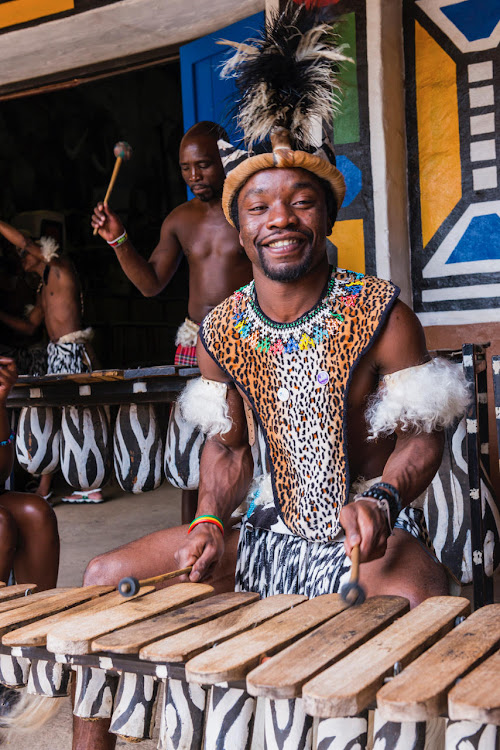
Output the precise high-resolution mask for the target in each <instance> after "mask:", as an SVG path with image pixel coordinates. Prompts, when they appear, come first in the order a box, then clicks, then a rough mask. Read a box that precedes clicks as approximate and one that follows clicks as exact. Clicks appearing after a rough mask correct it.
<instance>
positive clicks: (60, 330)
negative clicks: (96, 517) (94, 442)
mask: <svg viewBox="0 0 500 750" xmlns="http://www.w3.org/2000/svg"><path fill="white" fill-rule="evenodd" d="M0 233H1V234H2V235H3V236H4V237H5V238H6V239H7V240H8V241H9V242H11V243H12V244H13V245H14V246H15V247H16V248H17V250H18V252H19V254H20V256H21V262H22V267H23V270H24V271H25V272H26V273H34V274H36V275H37V276H38V277H39V278H40V284H39V287H38V291H37V297H36V303H35V306H34V307H33V309H32V310H31V311H30V312H29V313H28V315H27V316H26V317H25V318H20V317H17V316H15V315H10V314H9V313H6V312H2V311H0V321H1V322H2V323H4V324H5V325H7V326H9V327H10V328H12V329H13V330H15V331H18V332H19V333H22V334H25V335H28V336H29V335H32V334H33V333H34V332H35V331H36V330H37V328H39V327H40V326H41V325H42V324H44V325H45V328H46V330H47V335H48V337H49V339H50V341H49V344H48V346H47V373H48V374H49V375H54V374H59V375H63V374H68V373H80V372H90V371H91V370H92V361H93V353H92V350H91V349H90V344H89V342H90V340H91V338H92V329H90V328H87V329H85V330H82V301H81V290H80V281H79V279H78V276H77V274H76V271H75V269H74V267H73V264H72V263H71V261H70V260H69V259H68V258H64V257H60V256H59V252H58V251H59V246H58V244H57V242H55V240H53V239H52V238H51V237H41V238H40V239H39V240H33V239H31V238H30V237H26V236H25V235H24V234H23V233H22V232H20V231H19V230H18V229H16V228H15V227H13V226H11V225H10V224H7V223H6V222H4V221H0ZM50 482H51V475H50V474H45V475H43V476H42V477H41V479H40V484H39V486H38V489H37V494H39V495H42V496H43V497H47V496H48V495H49V490H50ZM63 499H64V500H67V501H69V502H82V501H89V502H100V500H102V496H101V493H100V491H99V490H94V491H92V492H90V493H81V492H79V493H74V494H73V495H71V496H69V497H67V498H63Z"/></svg>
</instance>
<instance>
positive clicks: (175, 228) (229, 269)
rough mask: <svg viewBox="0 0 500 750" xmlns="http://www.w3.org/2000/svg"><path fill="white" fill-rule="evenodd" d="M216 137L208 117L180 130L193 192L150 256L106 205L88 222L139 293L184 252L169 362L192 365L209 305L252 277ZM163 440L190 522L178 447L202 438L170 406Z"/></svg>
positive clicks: (170, 271)
mask: <svg viewBox="0 0 500 750" xmlns="http://www.w3.org/2000/svg"><path fill="white" fill-rule="evenodd" d="M219 138H223V139H224V140H226V141H227V140H228V137H227V134H226V133H225V132H224V131H223V130H222V128H221V127H220V126H219V125H216V124H215V123H213V122H207V121H205V122H199V123H197V124H196V125H193V127H192V128H190V129H189V130H188V131H187V133H186V134H185V135H184V137H183V139H182V141H181V144H180V149H179V164H180V168H181V173H182V176H183V178H184V181H185V183H186V185H188V187H189V188H190V189H191V191H192V192H193V194H194V196H195V197H194V198H193V199H192V200H190V201H186V202H185V203H182V204H181V205H180V206H178V207H177V208H175V209H174V210H173V211H172V212H171V213H170V214H169V215H168V216H167V218H166V219H165V220H164V222H163V224H162V227H161V232H160V240H159V242H158V244H157V246H156V247H155V249H154V250H153V253H152V255H151V257H150V258H149V260H146V259H145V258H143V257H142V256H141V255H140V254H139V253H138V252H137V251H136V250H135V248H134V246H133V244H132V242H131V241H130V239H129V238H128V236H127V234H126V230H125V227H124V226H123V224H122V222H121V220H120V218H119V217H118V216H117V214H115V213H114V212H113V211H112V210H111V209H110V208H109V206H108V205H106V204H104V203H99V204H98V205H97V206H96V208H95V210H94V215H93V217H92V226H93V227H94V228H97V229H98V231H99V234H100V236H101V237H102V238H103V239H105V240H106V242H108V243H110V244H111V245H112V247H114V250H115V253H116V256H117V258H118V261H119V263H120V265H121V267H122V269H123V270H124V272H125V274H126V275H127V276H128V278H129V279H130V281H131V282H132V283H133V284H134V285H135V286H136V287H137V289H139V291H140V292H142V294H143V295H144V296H145V297H153V296H154V295H156V294H159V293H160V292H161V291H162V290H163V289H164V288H165V287H166V286H167V284H168V283H169V282H170V281H171V279H172V277H173V276H174V274H175V272H176V270H177V268H178V266H179V263H180V261H181V259H182V256H183V255H185V256H186V258H187V261H188V264H189V300H188V315H189V317H188V318H186V321H185V322H184V323H183V324H182V326H181V327H180V328H179V331H178V333H177V338H176V344H177V352H176V358H175V364H178V365H186V366H196V364H197V360H196V338H197V334H198V328H199V324H200V323H201V321H202V320H203V318H204V317H205V315H206V314H207V313H208V312H210V310H212V308H214V307H215V306H216V305H218V304H219V303H220V302H222V300H223V299H225V298H226V297H227V296H228V295H229V294H231V293H232V292H234V291H235V289H238V288H239V287H241V286H243V285H244V284H247V283H248V282H249V281H250V279H251V278H252V268H251V264H250V261H249V260H248V258H247V256H246V254H245V251H244V250H243V248H242V247H241V245H240V241H239V238H238V232H237V231H236V230H235V229H234V227H232V226H230V225H229V224H228V222H227V221H226V219H225V218H224V214H223V212H222V207H221V196H222V188H223V185H224V169H223V167H222V162H221V159H220V156H219V151H218V148H217V140H218V139H219ZM113 240H115V242H113ZM116 240H118V244H117V243H116ZM180 433H182V436H181V439H180V440H179V436H180ZM167 442H168V443H169V445H168V446H167V453H168V452H170V455H171V456H172V461H171V462H169V471H170V476H168V477H167V478H168V479H169V480H170V481H172V483H173V484H175V485H176V486H178V487H180V488H181V489H182V492H183V496H182V508H183V512H182V517H183V521H184V522H188V521H190V520H191V519H192V518H193V515H194V511H195V510H196V505H197V495H198V491H197V489H193V487H196V486H197V478H196V477H191V476H189V466H190V465H192V462H191V461H190V455H182V454H181V452H180V449H179V444H180V443H182V444H183V445H188V446H189V450H190V451H191V450H199V449H200V448H201V440H196V441H194V440H192V439H189V436H188V435H187V434H186V432H185V426H183V425H182V424H181V422H180V420H179V415H178V414H176V410H174V411H173V414H172V417H171V420H170V426H169V438H168V441H167ZM195 442H196V444H195V446H194V448H191V447H192V446H193V444H194V443H195ZM174 443H175V445H174ZM169 446H170V451H169ZM174 464H175V465H174Z"/></svg>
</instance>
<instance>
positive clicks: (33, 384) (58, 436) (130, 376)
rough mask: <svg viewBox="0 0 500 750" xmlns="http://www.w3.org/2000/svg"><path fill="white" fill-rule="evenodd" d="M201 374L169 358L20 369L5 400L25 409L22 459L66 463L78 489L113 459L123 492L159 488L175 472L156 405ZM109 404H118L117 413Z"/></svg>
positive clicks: (48, 467) (32, 468)
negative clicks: (77, 368)
mask: <svg viewBox="0 0 500 750" xmlns="http://www.w3.org/2000/svg"><path fill="white" fill-rule="evenodd" d="M198 374H199V370H198V369H197V368H194V367H191V368H187V367H177V366H174V365H166V366H162V367H149V368H141V369H135V370H96V371H94V372H92V373H82V374H78V375H47V376H45V377H40V378H32V377H29V376H21V377H19V379H18V382H17V383H16V384H15V386H14V387H13V388H12V391H11V393H10V395H9V397H8V400H7V406H8V407H9V408H11V409H20V410H21V411H20V416H19V420H18V424H17V438H16V455H17V459H18V461H19V464H20V465H21V466H22V468H23V469H25V470H26V471H27V472H29V473H30V474H50V473H52V472H54V471H55V470H56V469H57V468H59V467H60V468H61V470H62V473H63V475H64V478H65V479H66V481H67V482H68V484H70V485H71V486H72V487H74V488H75V489H77V490H92V489H96V488H98V487H102V486H103V485H104V484H105V483H106V482H107V481H108V479H109V478H110V475H111V471H112V466H113V465H114V471H115V475H116V478H117V480H118V483H119V484H120V486H121V487H122V489H123V490H124V491H125V492H134V493H139V492H148V491H150V490H153V489H156V488H157V487H159V486H160V484H161V482H162V479H163V478H164V476H165V474H166V475H167V476H169V475H170V472H169V468H168V460H167V455H166V454H167V451H166V450H165V437H166V432H167V417H166V415H162V414H161V413H160V412H159V411H158V408H159V404H160V403H161V402H172V401H175V399H176V398H177V396H178V395H179V393H180V391H181V390H182V389H183V388H184V386H185V384H186V382H187V380H188V379H189V378H191V377H194V376H196V375H198ZM110 406H118V407H119V408H118V410H117V413H116V416H115V414H113V417H114V418H113V419H111V414H110V409H109V407H110ZM113 422H114V425H113ZM113 428H114V429H113ZM202 442H203V436H200V437H199V439H198V443H199V445H198V444H197V446H195V447H194V448H192V450H201V444H202Z"/></svg>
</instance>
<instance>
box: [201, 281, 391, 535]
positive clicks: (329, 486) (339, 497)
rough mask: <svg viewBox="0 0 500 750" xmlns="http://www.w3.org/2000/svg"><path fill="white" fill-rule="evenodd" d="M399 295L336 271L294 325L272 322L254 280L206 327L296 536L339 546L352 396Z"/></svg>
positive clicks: (385, 285) (382, 284) (208, 344)
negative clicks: (260, 441)
mask: <svg viewBox="0 0 500 750" xmlns="http://www.w3.org/2000/svg"><path fill="white" fill-rule="evenodd" d="M398 294H399V289H398V288H397V287H395V286H394V285H393V284H391V283H390V282H388V281H384V280H382V279H378V278H375V277H373V276H363V275H362V274H355V273H353V272H351V271H345V270H342V269H337V270H336V271H335V272H333V273H332V275H331V277H330V281H329V284H328V287H327V289H326V291H325V293H324V294H323V295H322V297H321V299H320V300H319V301H318V303H317V304H316V306H315V307H314V308H313V309H312V310H310V311H309V312H308V313H307V314H306V315H303V316H302V317H301V318H300V319H299V320H297V321H295V322H294V323H288V324H278V323H274V322H273V321H270V320H269V319H268V318H266V317H265V316H264V314H263V313H262V311H261V310H260V307H259V305H258V302H257V300H256V297H255V290H254V283H253V282H251V283H250V284H248V285H247V286H245V287H242V288H241V289H240V290H238V291H237V292H235V293H234V294H233V295H232V296H231V297H229V298H228V299H226V300H225V301H224V302H222V303H221V304H220V305H218V306H217V307H216V308H214V309H213V310H212V311H211V312H210V313H209V314H208V315H207V316H206V317H205V319H204V321H203V323H202V325H201V328H200V337H201V340H202V342H203V344H204V346H205V348H206V350H207V351H208V353H209V354H210V355H211V356H212V358H213V359H214V360H215V362H216V363H217V364H218V365H219V367H220V368H221V369H222V370H224V372H226V373H227V374H228V375H229V377H230V378H231V379H232V380H233V381H234V382H235V383H236V385H238V386H239V388H241V390H242V391H243V392H244V393H245V394H246V396H247V397H248V399H249V401H250V403H251V404H252V407H253V409H254V412H255V414H256V416H257V419H258V420H259V423H260V425H261V427H262V430H263V432H264V435H265V438H266V444H267V454H268V460H269V464H270V467H271V477H272V485H273V494H274V502H275V505H276V509H277V511H278V513H279V515H280V516H281V519H282V521H283V522H284V524H285V527H286V528H287V529H288V530H289V533H292V534H295V535H297V536H300V537H303V538H305V539H308V540H310V541H321V542H328V541H332V540H333V539H334V538H335V537H336V536H337V535H338V533H339V529H340V525H339V514H340V510H341V508H342V506H343V504H344V503H345V502H346V501H347V498H348V494H349V487H350V478H349V466H348V461H347V445H346V442H347V441H346V405H347V392H348V388H349V383H350V379H351V376H352V373H353V370H354V368H355V367H356V364H357V362H358V361H359V359H360V357H362V356H363V354H365V353H366V352H367V351H368V349H369V348H370V346H371V344H372V343H373V341H374V340H375V338H376V336H377V334H378V333H379V331H380V329H381V327H382V325H383V323H384V321H385V319H386V317H387V315H388V313H389V311H390V309H391V307H392V305H393V304H394V302H395V300H396V298H397V296H398Z"/></svg>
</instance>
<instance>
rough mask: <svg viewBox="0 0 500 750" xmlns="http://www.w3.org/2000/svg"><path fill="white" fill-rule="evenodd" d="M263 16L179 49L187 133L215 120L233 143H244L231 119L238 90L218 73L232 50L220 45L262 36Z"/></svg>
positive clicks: (252, 18) (256, 16)
mask: <svg viewBox="0 0 500 750" xmlns="http://www.w3.org/2000/svg"><path fill="white" fill-rule="evenodd" d="M263 25H264V13H263V12H261V13H256V14H255V15H253V16H249V17H248V18H245V19H244V20H243V21H238V23H234V24H231V26H226V28H224V29H219V31H216V32H215V33H213V34H208V35H207V36H205V37H202V38H201V39H197V40H196V41H194V42H190V43H189V44H185V45H184V46H183V47H181V49H180V56H181V85H182V108H183V114H184V129H185V130H187V129H188V128H190V127H191V126H192V125H194V124H195V122H199V121H200V120H213V121H214V122H218V123H219V124H220V125H222V126H223V127H224V128H226V130H227V131H228V134H229V136H230V139H231V140H232V141H233V142H236V141H238V140H240V139H241V136H242V134H241V131H239V130H238V128H237V127H236V123H235V122H234V120H233V119H232V116H231V115H232V113H231V109H232V107H233V106H234V101H235V97H236V87H235V85H234V82H233V80H232V79H229V80H224V81H222V80H221V79H220V78H219V69H220V66H221V64H222V63H223V62H224V59H225V58H226V56H227V54H228V50H229V49H230V48H228V47H224V46H221V45H219V44H217V41H219V40H220V39H230V40H231V41H235V42H242V41H245V40H246V39H248V38H250V37H257V36H259V35H260V30H261V29H262V27H263Z"/></svg>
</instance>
